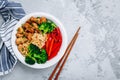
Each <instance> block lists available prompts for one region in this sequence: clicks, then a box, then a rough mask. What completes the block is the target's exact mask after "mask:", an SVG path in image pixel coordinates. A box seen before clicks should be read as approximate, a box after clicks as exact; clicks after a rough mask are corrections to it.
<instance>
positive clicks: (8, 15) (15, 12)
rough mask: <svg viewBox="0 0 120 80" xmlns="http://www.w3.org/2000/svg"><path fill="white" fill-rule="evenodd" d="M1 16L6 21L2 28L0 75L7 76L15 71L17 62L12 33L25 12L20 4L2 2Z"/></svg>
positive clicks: (0, 3) (0, 1)
mask: <svg viewBox="0 0 120 80" xmlns="http://www.w3.org/2000/svg"><path fill="white" fill-rule="evenodd" d="M0 14H1V15H2V17H3V19H4V23H3V24H2V25H1V26H0V75H5V74H8V73H9V72H11V71H12V70H13V68H14V66H15V64H16V62H17V58H16V57H15V55H14V52H13V50H12V47H11V33H12V30H13V28H14V26H15V25H16V23H17V22H18V21H19V19H21V18H22V17H23V16H24V15H25V12H24V10H23V9H22V6H21V4H20V3H15V2H8V1H7V0H0Z"/></svg>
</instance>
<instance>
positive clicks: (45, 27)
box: [39, 20, 56, 33]
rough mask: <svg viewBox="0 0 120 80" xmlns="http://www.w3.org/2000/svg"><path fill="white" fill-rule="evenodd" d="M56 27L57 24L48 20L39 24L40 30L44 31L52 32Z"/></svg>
mask: <svg viewBox="0 0 120 80" xmlns="http://www.w3.org/2000/svg"><path fill="white" fill-rule="evenodd" d="M55 27H56V24H55V23H54V22H52V21H50V20H48V21H47V22H43V23H41V25H39V30H41V31H42V32H43V33H50V32H52V31H53V30H54V29H55Z"/></svg>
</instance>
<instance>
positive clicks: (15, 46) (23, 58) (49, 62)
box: [11, 12, 67, 69]
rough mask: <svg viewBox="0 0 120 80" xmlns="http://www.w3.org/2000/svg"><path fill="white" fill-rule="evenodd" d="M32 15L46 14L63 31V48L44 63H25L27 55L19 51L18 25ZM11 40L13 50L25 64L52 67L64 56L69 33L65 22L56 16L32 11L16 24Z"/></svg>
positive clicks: (33, 66) (36, 66) (39, 67)
mask: <svg viewBox="0 0 120 80" xmlns="http://www.w3.org/2000/svg"><path fill="white" fill-rule="evenodd" d="M31 16H34V17H41V16H44V17H46V18H48V19H50V20H52V21H53V22H54V23H56V25H57V26H58V27H59V28H60V31H61V33H62V45H61V48H60V50H59V52H58V54H57V55H56V56H55V57H54V58H52V59H51V60H49V61H47V62H46V63H44V64H37V63H35V64H34V65H29V64H27V63H25V57H24V56H23V55H21V53H20V52H19V51H18V48H17V45H16V43H15V40H16V33H17V29H18V27H20V26H21V25H22V24H24V23H25V22H26V21H27V20H28V19H29V18H30V17H31ZM11 41H12V48H13V51H14V53H15V55H16V57H17V58H18V60H19V61H21V62H22V63H23V64H25V65H26V66H28V67H31V68H36V69H41V68H47V67H50V66H52V65H54V64H55V63H57V62H58V61H59V60H60V59H61V58H62V56H63V54H64V52H65V49H66V46H67V35H66V31H65V29H64V26H63V24H62V23H61V22H60V21H59V20H58V19H57V18H55V17H54V16H52V15H50V14H48V13H43V12H35V13H31V14H28V15H26V16H25V17H23V18H22V19H21V20H20V21H19V22H18V23H17V24H16V25H15V27H14V30H13V32H12V39H11Z"/></svg>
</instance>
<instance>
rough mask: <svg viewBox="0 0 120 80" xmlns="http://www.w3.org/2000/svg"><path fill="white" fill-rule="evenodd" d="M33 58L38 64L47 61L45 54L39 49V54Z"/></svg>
mask: <svg viewBox="0 0 120 80" xmlns="http://www.w3.org/2000/svg"><path fill="white" fill-rule="evenodd" d="M33 57H34V58H35V59H36V61H37V63H38V64H40V63H45V62H46V61H47V53H46V51H45V50H44V49H41V52H40V54H34V56H33Z"/></svg>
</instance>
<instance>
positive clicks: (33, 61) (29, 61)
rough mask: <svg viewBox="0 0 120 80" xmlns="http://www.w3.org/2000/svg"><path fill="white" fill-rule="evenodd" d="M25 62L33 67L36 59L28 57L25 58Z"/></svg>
mask: <svg viewBox="0 0 120 80" xmlns="http://www.w3.org/2000/svg"><path fill="white" fill-rule="evenodd" d="M25 62H26V63H27V64H30V65H33V64H35V58H34V57H31V56H26V57H25Z"/></svg>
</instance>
